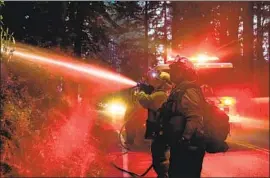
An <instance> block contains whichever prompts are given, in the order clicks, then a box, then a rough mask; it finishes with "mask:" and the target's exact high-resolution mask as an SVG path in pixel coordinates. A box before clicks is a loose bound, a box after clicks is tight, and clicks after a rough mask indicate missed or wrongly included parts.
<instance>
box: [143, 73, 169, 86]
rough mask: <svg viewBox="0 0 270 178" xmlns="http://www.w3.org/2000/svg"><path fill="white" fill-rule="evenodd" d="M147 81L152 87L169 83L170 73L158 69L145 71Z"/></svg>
mask: <svg viewBox="0 0 270 178" xmlns="http://www.w3.org/2000/svg"><path fill="white" fill-rule="evenodd" d="M147 79H148V83H149V84H151V85H153V86H154V87H157V86H162V85H166V84H167V85H171V84H172V82H171V80H170V74H169V73H167V72H161V71H159V70H150V71H148V72H147Z"/></svg>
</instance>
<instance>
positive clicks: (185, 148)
mask: <svg viewBox="0 0 270 178" xmlns="http://www.w3.org/2000/svg"><path fill="white" fill-rule="evenodd" d="M169 67H170V76H171V81H172V82H173V83H174V85H175V86H174V88H173V89H172V90H171V93H170V95H169V97H168V100H167V102H166V103H164V105H163V106H162V108H161V110H162V111H163V113H167V116H166V115H165V116H164V115H163V116H162V117H163V131H164V133H163V135H164V137H165V138H166V141H167V142H168V144H169V146H170V166H169V177H170V178H180V177H187V178H189V177H192V178H199V177H200V174H201V170H202V164H203V158H204V155H205V146H204V143H203V139H202V134H203V132H202V129H203V128H202V127H203V117H202V107H203V96H202V94H201V92H200V89H199V88H197V87H191V88H186V90H184V92H183V93H182V95H180V96H179V94H178V93H179V91H183V90H182V89H184V88H185V87H186V86H187V85H193V84H194V86H197V85H196V79H197V74H196V70H195V68H194V66H193V64H192V63H191V62H189V60H188V59H187V58H185V57H179V56H177V57H176V60H175V61H174V62H173V63H171V64H170V65H169ZM169 102H171V103H169ZM168 113H169V114H168ZM166 121H167V122H168V123H166Z"/></svg>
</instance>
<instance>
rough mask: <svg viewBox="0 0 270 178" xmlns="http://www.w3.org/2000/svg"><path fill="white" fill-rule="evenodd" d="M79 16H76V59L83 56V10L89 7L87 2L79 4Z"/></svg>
mask: <svg viewBox="0 0 270 178" xmlns="http://www.w3.org/2000/svg"><path fill="white" fill-rule="evenodd" d="M77 3H78V4H77V5H78V6H77V14H76V21H75V22H76V23H75V34H76V38H75V43H74V54H75V56H76V57H79V58H80V57H81V56H82V40H83V39H82V38H83V31H82V30H83V22H84V13H83V10H84V8H85V6H86V5H87V4H86V3H85V2H77Z"/></svg>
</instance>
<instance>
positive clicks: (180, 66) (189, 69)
mask: <svg viewBox="0 0 270 178" xmlns="http://www.w3.org/2000/svg"><path fill="white" fill-rule="evenodd" d="M169 67H170V70H174V69H175V70H177V71H181V73H183V75H184V76H185V77H186V78H187V79H188V80H194V79H196V78H197V71H196V69H195V66H194V65H193V63H192V62H190V60H189V59H188V58H186V57H184V56H179V55H177V56H176V57H175V60H174V61H173V62H172V63H171V64H170V65H169Z"/></svg>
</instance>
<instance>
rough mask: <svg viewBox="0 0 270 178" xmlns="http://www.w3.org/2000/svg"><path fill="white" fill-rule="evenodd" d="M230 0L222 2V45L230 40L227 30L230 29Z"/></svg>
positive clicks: (220, 37)
mask: <svg viewBox="0 0 270 178" xmlns="http://www.w3.org/2000/svg"><path fill="white" fill-rule="evenodd" d="M229 8H230V7H229V2H221V4H220V16H219V22H220V28H219V39H220V46H223V45H226V44H227V43H228V42H229V41H228V36H227V30H228V26H229V24H228V19H227V18H228V9H229Z"/></svg>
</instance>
